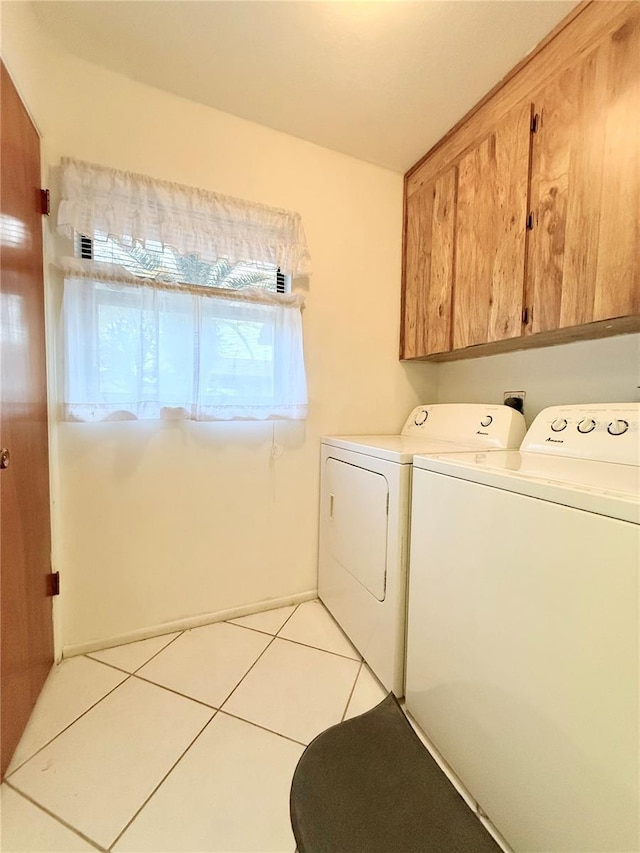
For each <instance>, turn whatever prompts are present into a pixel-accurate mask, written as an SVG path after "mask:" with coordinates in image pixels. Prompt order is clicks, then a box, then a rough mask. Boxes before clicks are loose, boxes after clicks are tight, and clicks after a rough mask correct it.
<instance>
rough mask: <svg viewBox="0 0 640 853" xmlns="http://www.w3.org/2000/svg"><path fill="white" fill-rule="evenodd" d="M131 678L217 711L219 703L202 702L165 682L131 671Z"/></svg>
mask: <svg viewBox="0 0 640 853" xmlns="http://www.w3.org/2000/svg"><path fill="white" fill-rule="evenodd" d="M131 678H137V679H138V681H144V683H145V684H150V685H151V686H152V687H159V688H160V689H161V690H166V691H167V693H173V694H174V696H179V697H180V698H181V699H188V700H189V701H190V702H196V703H197V704H198V705H202V706H203V707H204V708H209V710H211V711H219V710H220V707H221V706H219V705H211V704H209V702H204V701H203V700H202V699H196V698H195V697H193V696H189V695H188V694H187V693H180V691H179V690H175V689H174V688H173V687H167V685H166V684H159V683H158V682H157V681H151V679H150V678H145V677H144V676H143V675H138V673H137V672H132V673H131Z"/></svg>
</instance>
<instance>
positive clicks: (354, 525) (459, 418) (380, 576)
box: [318, 403, 525, 697]
mask: <svg viewBox="0 0 640 853" xmlns="http://www.w3.org/2000/svg"><path fill="white" fill-rule="evenodd" d="M524 434H525V423H524V418H523V417H522V415H521V414H520V413H519V412H517V411H515V410H514V409H511V408H509V407H507V406H496V405H481V404H475V403H458V404H434V405H430V406H418V407H417V408H415V409H414V410H413V411H412V412H411V414H410V415H409V417H408V418H407V421H406V423H405V425H404V428H403V430H402V432H401V434H400V435H374V436H365V435H361V436H333V437H331V436H329V437H326V438H323V439H322V449H321V466H322V470H321V494H320V547H319V564H318V593H319V596H320V599H321V600H322V601H323V602H324V604H325V606H326V607H327V608H328V609H329V611H330V612H331V613H332V615H333V616H334V618H335V619H336V621H337V622H338V624H339V625H340V626H341V627H342V629H343V630H344V632H345V633H346V634H347V636H348V637H349V638H350V640H351V641H352V643H353V644H354V645H355V646H356V648H357V649H358V651H359V652H360V654H362V656H363V658H364V659H365V660H366V662H367V663H368V664H369V666H370V667H371V669H372V670H373V672H374V673H375V674H376V676H377V677H378V678H379V680H380V681H381V682H382V683H383V684H384V686H385V687H386V688H387V689H388V690H391V691H393V693H395V695H396V696H398V697H400V696H402V695H403V693H404V651H405V626H406V570H407V561H408V553H409V551H408V540H409V518H410V508H411V507H410V499H411V464H412V460H413V456H414V454H416V453H425V452H432V453H447V452H451V453H453V452H456V451H458V452H459V451H460V450H463V449H464V450H471V449H474V448H476V449H478V450H480V449H482V450H497V449H501V448H505V447H519V445H520V442H521V441H522V438H523V437H524Z"/></svg>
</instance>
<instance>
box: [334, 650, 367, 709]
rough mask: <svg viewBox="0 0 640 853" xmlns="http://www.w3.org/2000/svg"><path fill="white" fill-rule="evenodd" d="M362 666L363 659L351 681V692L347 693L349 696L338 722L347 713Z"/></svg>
mask: <svg viewBox="0 0 640 853" xmlns="http://www.w3.org/2000/svg"><path fill="white" fill-rule="evenodd" d="M363 666H364V660H361V661H360V666H359V667H358V671H357V672H356V679H355V681H354V682H353V686H352V688H351V692H350V693H349V698H348V699H347V704H346V705H345V706H344V711H343V712H342V716H341V717H340V722H341V723H343V722H344V718H345V717H346V715H347V711H348V710H349V703H350V702H351V699H352V698H353V694H354V693H355V689H356V684H357V683H358V679H359V678H360V673H361V672H362V667H363Z"/></svg>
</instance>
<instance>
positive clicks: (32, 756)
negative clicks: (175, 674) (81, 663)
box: [3, 661, 133, 782]
mask: <svg viewBox="0 0 640 853" xmlns="http://www.w3.org/2000/svg"><path fill="white" fill-rule="evenodd" d="M95 663H100V661H95ZM105 666H107V664H105ZM111 669H115V667H111ZM118 672H122V674H123V675H126V676H127V677H126V678H123V679H122V681H121V682H120V684H116V686H115V687H113V688H112V689H111V690H109V692H108V693H105V694H104V696H101V697H100V699H98V700H97V701H96V702H94V703H93V705H89V707H88V708H87V709H86V710H84V711H83V712H82V713H81V714H78V716H77V717H76V718H75V719H74V720H72V721H71V722H70V723H69V725H68V726H65V727H64V728H63V729H60V731H59V732H58V733H57V734H55V735H54V736H53V737H52V738H51V739H50V740H48V741H47V742H46V743H45V744H43V745H42V746H41V747H39V748H38V749H36V751H35V752H34V753H33V754H32V755H30V756H29V758H25V760H24V761H23V762H22V763H21V764H18V766H17V767H14V769H13V770H12V771H11V773H7V775H6V776H5V777H4V779H3V781H4V782H6V781H7V779H10V778H11V777H12V776H13V775H14V773H17V772H18V770H21V769H22V768H23V767H24V766H25V764H27V763H28V762H29V761H31V759H32V758H35V757H36V755H38V754H39V753H41V752H42V750H43V749H46V748H47V747H48V746H49V745H50V744H52V743H53V742H54V740H56V739H57V738H59V737H60V735H62V734H64V733H65V732H66V731H67V730H68V729H70V728H71V726H74V725H75V724H76V723H77V722H78V720H80V719H82V717H84V716H85V714H88V713H89V711H91V710H93V708H95V707H96V705H99V704H100V702H102V701H103V700H104V699H106V698H107V696H110V695H111V694H112V693H113V692H114V691H115V690H117V689H118V687H122V685H123V684H126V683H127V681H129V679H130V678H133V676H132V674H131V673H128V672H124V670H121V669H120V670H118Z"/></svg>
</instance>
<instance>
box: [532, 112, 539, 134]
mask: <svg viewBox="0 0 640 853" xmlns="http://www.w3.org/2000/svg"><path fill="white" fill-rule="evenodd" d="M539 127H540V116H539V114H538V113H536V114H535V115H534V116H533V118H532V119H531V133H537V132H538V128H539Z"/></svg>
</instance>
